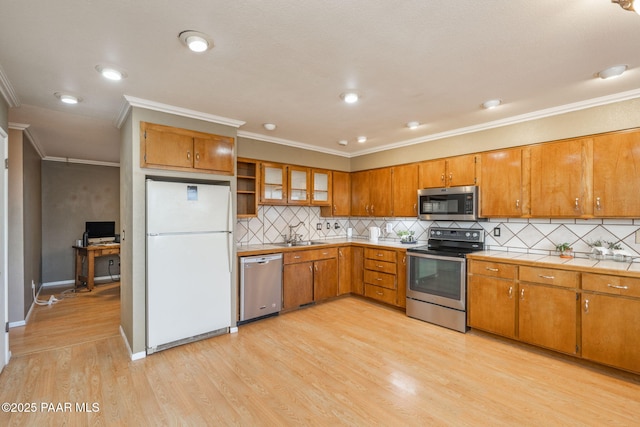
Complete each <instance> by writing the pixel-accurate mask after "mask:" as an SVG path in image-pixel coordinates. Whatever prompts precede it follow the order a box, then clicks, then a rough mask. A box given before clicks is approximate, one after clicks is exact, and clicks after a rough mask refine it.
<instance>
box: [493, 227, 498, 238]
mask: <svg viewBox="0 0 640 427" xmlns="http://www.w3.org/2000/svg"><path fill="white" fill-rule="evenodd" d="M493 235H494V236H495V237H500V227H494V228H493Z"/></svg>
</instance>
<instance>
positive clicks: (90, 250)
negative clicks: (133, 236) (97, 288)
mask: <svg viewBox="0 0 640 427" xmlns="http://www.w3.org/2000/svg"><path fill="white" fill-rule="evenodd" d="M73 249H75V251H76V288H77V287H79V286H82V284H83V283H86V284H87V289H89V290H93V286H94V285H95V283H94V274H95V259H96V258H98V257H101V256H107V255H118V254H120V244H118V243H114V244H108V245H90V246H87V247H84V246H74V247H73ZM82 257H85V258H86V259H87V275H86V276H83V275H82V270H83V269H82Z"/></svg>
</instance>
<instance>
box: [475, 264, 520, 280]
mask: <svg viewBox="0 0 640 427" xmlns="http://www.w3.org/2000/svg"><path fill="white" fill-rule="evenodd" d="M516 271H517V267H516V266H515V265H512V264H502V263H499V262H490V261H475V260H472V261H471V262H470V263H469V273H471V274H474V275H478V276H489V277H498V278H500V279H515V278H516Z"/></svg>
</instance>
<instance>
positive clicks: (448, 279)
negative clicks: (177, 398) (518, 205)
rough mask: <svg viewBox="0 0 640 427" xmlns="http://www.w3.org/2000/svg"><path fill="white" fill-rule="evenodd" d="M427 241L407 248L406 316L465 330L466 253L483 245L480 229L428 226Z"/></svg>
mask: <svg viewBox="0 0 640 427" xmlns="http://www.w3.org/2000/svg"><path fill="white" fill-rule="evenodd" d="M427 243H428V244H427V245H425V246H418V247H415V248H410V249H407V256H408V260H409V262H408V263H407V316H410V317H415V318H416V319H420V320H424V321H426V322H429V323H435V324H436V325H440V326H444V327H447V328H450V329H454V330H456V331H459V332H466V331H467V260H466V255H467V254H469V253H471V252H476V251H481V250H483V249H484V230H483V229H481V228H442V227H431V228H430V229H429V240H428V242H427Z"/></svg>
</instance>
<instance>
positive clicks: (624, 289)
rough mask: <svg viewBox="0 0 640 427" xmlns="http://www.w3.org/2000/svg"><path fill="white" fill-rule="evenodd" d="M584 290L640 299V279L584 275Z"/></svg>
mask: <svg viewBox="0 0 640 427" xmlns="http://www.w3.org/2000/svg"><path fill="white" fill-rule="evenodd" d="M582 289H584V290H588V291H596V292H605V293H607V294H614V295H624V296H629V297H636V298H640V279H635V278H633V277H622V276H609V275H606V274H592V273H582Z"/></svg>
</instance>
